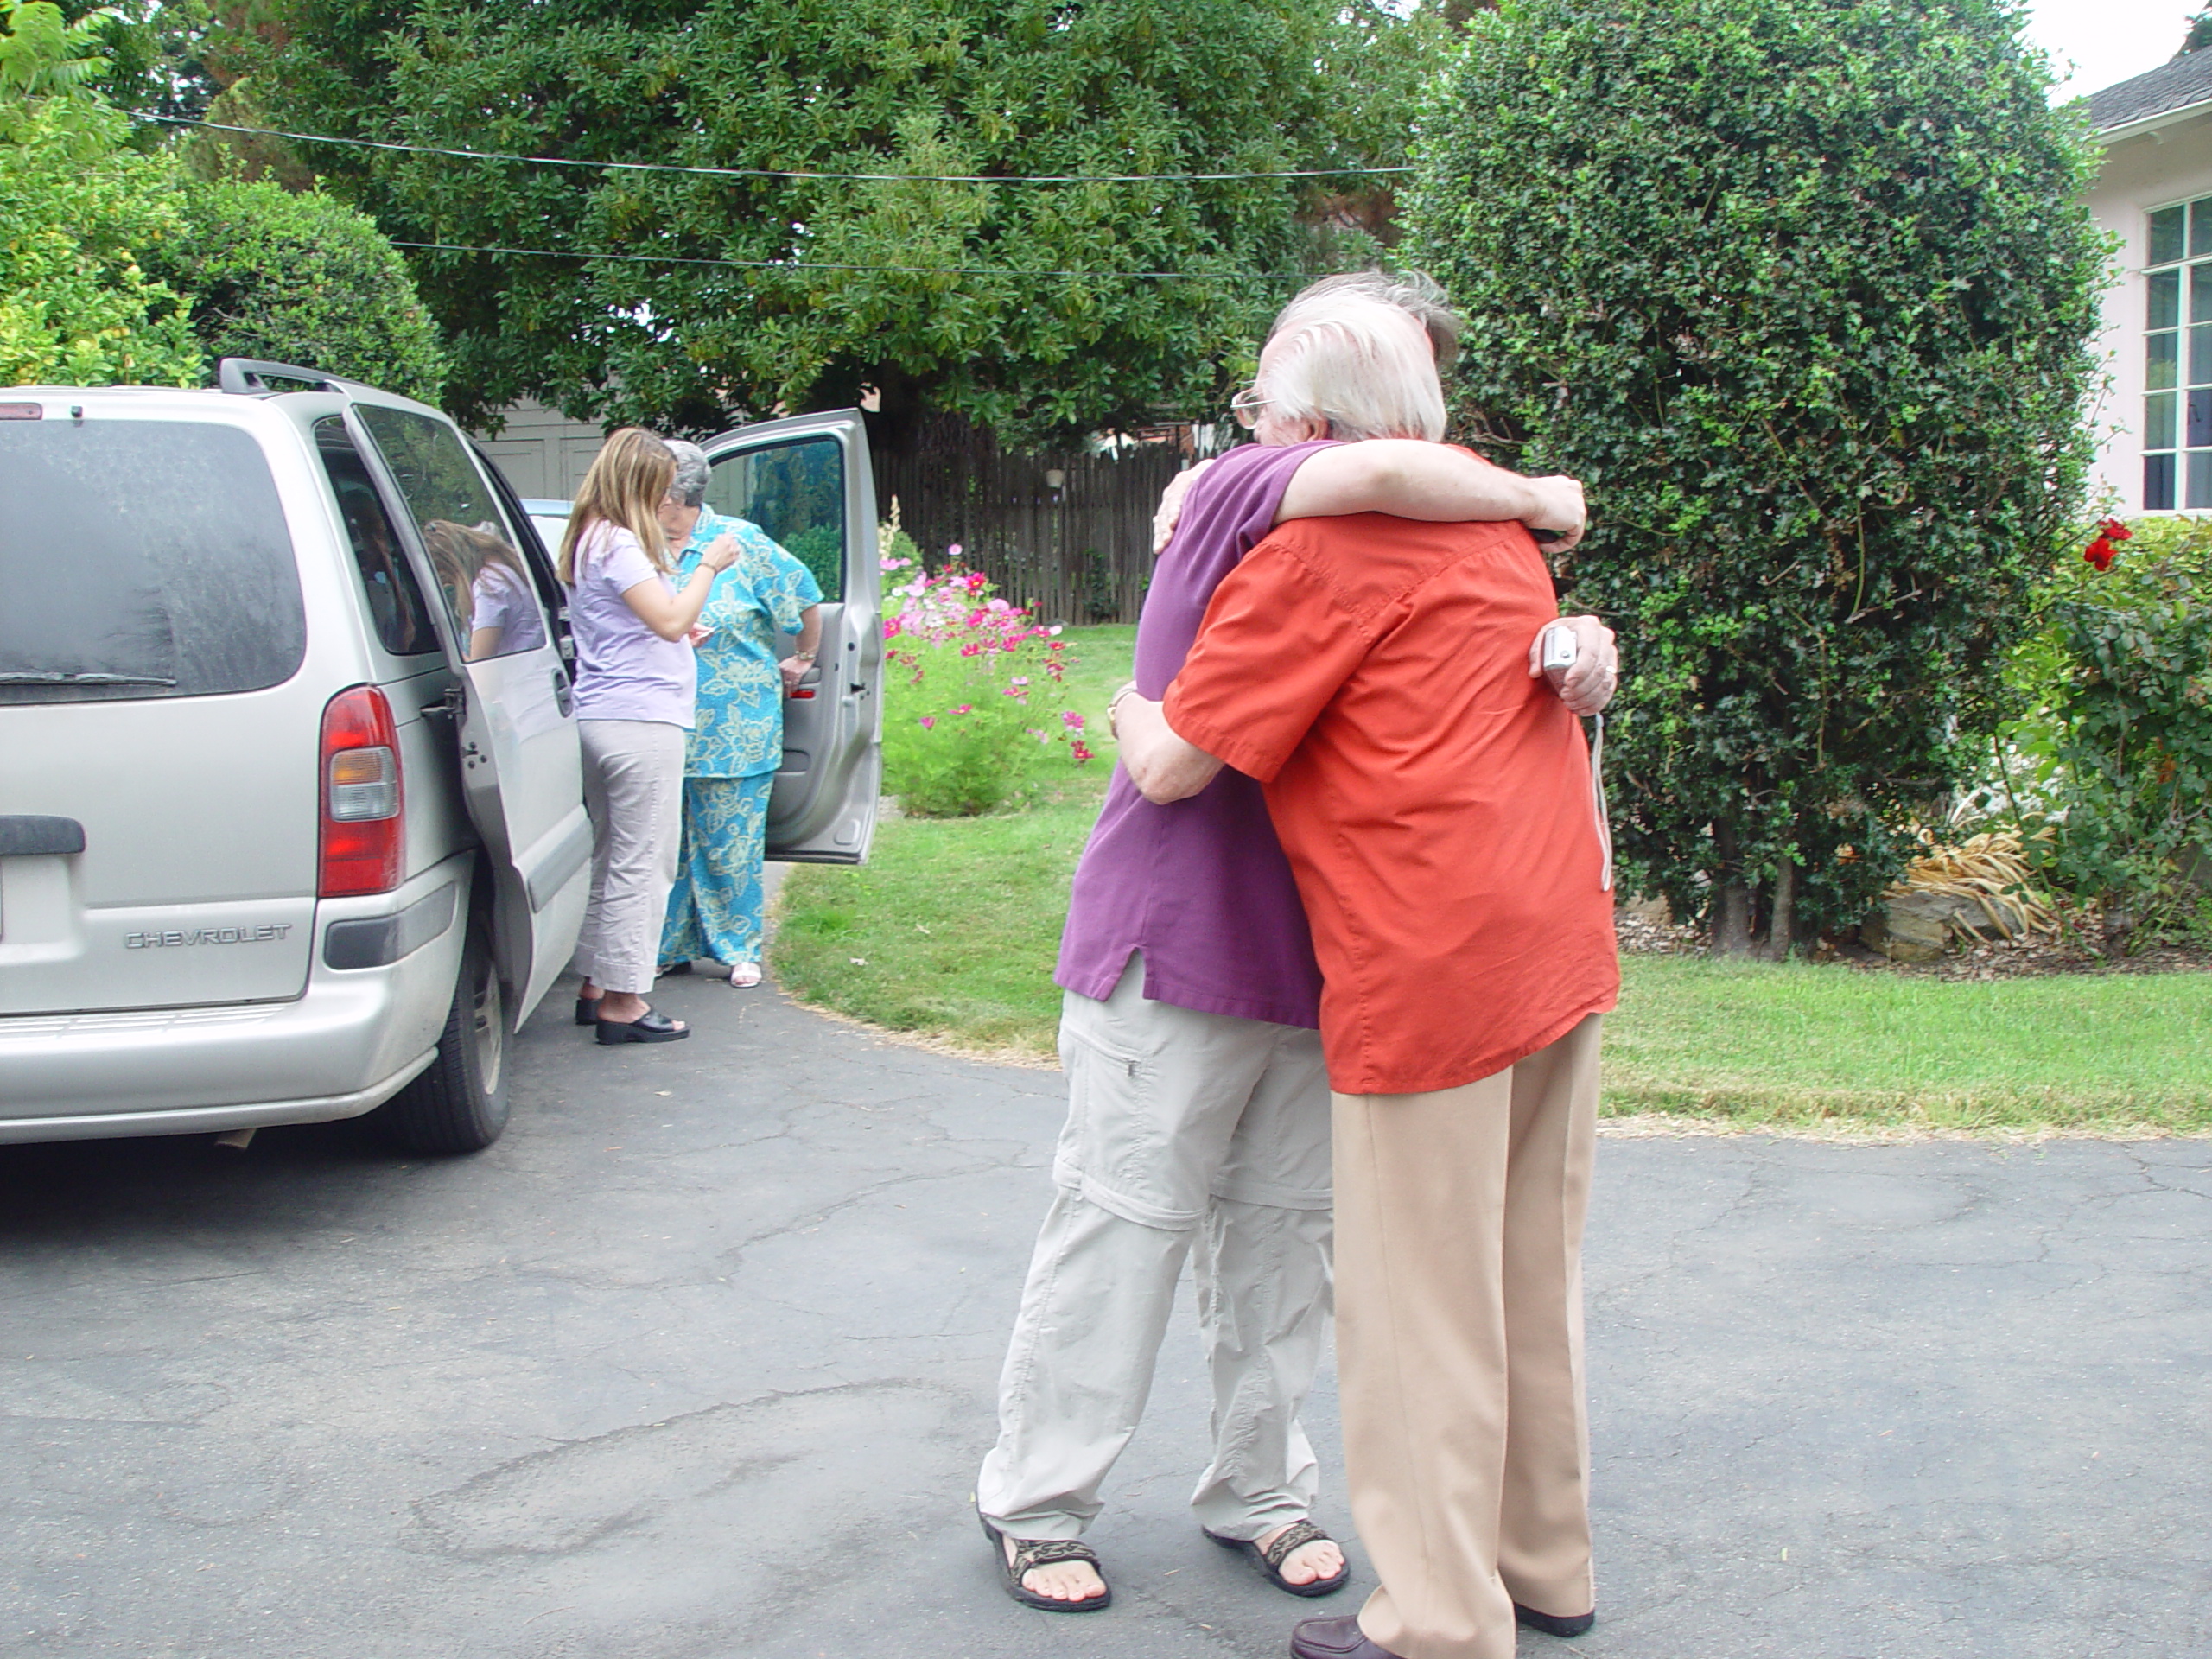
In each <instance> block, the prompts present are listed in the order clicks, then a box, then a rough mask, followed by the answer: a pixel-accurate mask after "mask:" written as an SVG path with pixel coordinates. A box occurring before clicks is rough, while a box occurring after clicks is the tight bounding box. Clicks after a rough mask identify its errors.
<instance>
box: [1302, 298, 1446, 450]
mask: <svg viewBox="0 0 2212 1659" xmlns="http://www.w3.org/2000/svg"><path fill="white" fill-rule="evenodd" d="M1260 392H1261V395H1262V397H1264V398H1266V400H1267V401H1268V403H1270V404H1273V405H1274V409H1275V411H1276V413H1277V414H1278V415H1280V416H1283V417H1284V418H1285V419H1287V420H1293V421H1300V420H1317V421H1320V422H1322V423H1325V426H1326V428H1327V429H1328V433H1329V435H1330V436H1331V437H1332V438H1343V439H1347V440H1357V439H1360V438H1426V439H1427V440H1428V441H1429V442H1432V443H1433V442H1437V441H1439V440H1440V439H1441V438H1442V437H1443V436H1444V427H1445V417H1444V387H1443V385H1442V383H1441V382H1440V381H1439V380H1438V378H1437V375H1436V355H1435V353H1434V351H1433V348H1432V346H1431V342H1430V340H1429V338H1427V337H1426V336H1425V334H1424V333H1423V332H1422V330H1421V324H1420V321H1419V320H1418V319H1417V318H1416V317H1414V315H1412V314H1411V313H1409V312H1408V310H1407V308H1405V307H1403V306H1399V305H1392V304H1388V303H1385V302H1381V301H1378V300H1377V299H1376V298H1375V297H1374V296H1372V295H1371V294H1369V293H1366V292H1363V291H1357V290H1353V289H1347V288H1338V289H1332V290H1331V291H1329V292H1327V293H1325V294H1321V295H1318V296H1316V295H1313V292H1312V290H1311V289H1309V290H1307V292H1306V293H1305V294H1301V295H1300V296H1298V298H1296V299H1294V300H1293V301H1292V302H1290V303H1289V304H1288V305H1287V306H1286V307H1284V308H1283V312H1282V315H1281V316H1280V317H1278V318H1277V319H1276V321H1275V327H1274V332H1273V333H1272V334H1269V335H1268V344H1267V347H1266V350H1265V351H1264V352H1263V353H1262V356H1261V370H1260Z"/></svg>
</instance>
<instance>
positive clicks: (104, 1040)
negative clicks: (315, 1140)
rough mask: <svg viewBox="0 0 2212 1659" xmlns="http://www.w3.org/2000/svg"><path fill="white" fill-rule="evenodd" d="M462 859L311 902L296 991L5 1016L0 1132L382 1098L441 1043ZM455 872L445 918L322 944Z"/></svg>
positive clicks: (299, 1115)
mask: <svg viewBox="0 0 2212 1659" xmlns="http://www.w3.org/2000/svg"><path fill="white" fill-rule="evenodd" d="M467 862H468V855H461V856H460V857H458V858H456V859H453V860H448V861H447V862H445V863H444V864H442V865H440V866H439V867H438V868H436V869H435V870H430V871H426V872H424V873H423V874H422V875H421V876H418V877H417V878H416V879H415V880H411V881H410V882H408V883H407V884H406V886H405V887H403V888H402V889H401V890H400V892H398V893H393V894H390V895H386V896H383V897H381V898H378V899H373V900H358V899H357V900H327V901H325V902H324V903H323V904H322V905H321V906H318V912H319V913H318V916H317V918H316V923H317V929H318V938H317V941H316V944H317V949H316V952H315V966H314V969H313V970H312V972H311V973H310V975H309V976H308V988H307V991H306V994H305V995H302V996H300V997H298V998H296V1000H294V1001H289V1002H268V1003H251V1004H245V1005H238V1004H232V1005H230V1006H227V1007H210V1008H152V1009H146V1010H143V1011H136V1012H129V1013H114V1014H54V1015H45V1014H17V1015H10V1016H7V1017H4V1018H0V1143H6V1142H10V1141H74V1140H82V1139H89V1138H98V1137H103V1136H115V1135H189V1134H199V1133H202V1132H208V1131H213V1132H222V1131H226V1130H230V1129H244V1128H261V1127H264V1126H267V1125H273V1124H278V1123H320V1122H328V1121H330V1120H332V1119H334V1118H341V1117H353V1116H359V1114H361V1113H363V1112H366V1111H369V1110H372V1109H374V1108H375V1107H377V1106H379V1105H381V1104H382V1103H384V1102H385V1101H386V1100H388V1099H390V1098H391V1096H393V1095H395V1094H397V1093H398V1092H399V1090H401V1089H403V1088H404V1087H405V1086H406V1085H407V1084H408V1082H409V1081H410V1079H411V1078H412V1077H414V1076H415V1075H416V1072H418V1071H422V1070H423V1067H424V1066H426V1065H429V1062H430V1060H431V1058H432V1057H433V1055H434V1054H435V1052H436V1046H437V1040H438V1036H439V1033H440V1032H441V1031H442V1028H443V1027H444V1024H445V1018H446V1011H447V1008H448V1006H449V1005H450V1003H451V1001H452V998H453V988H454V976H455V975H456V974H457V973H458V972H459V970H460V965H461V944H462V940H463V938H464V933H465V930H464V929H463V928H462V927H461V926H460V925H457V923H458V921H459V919H460V918H462V917H465V916H466V915H467ZM454 884H458V887H457V891H455V892H454V899H455V903H454V906H452V908H451V909H450V910H448V909H447V908H446V907H445V906H442V905H436V906H431V909H432V911H433V912H442V913H445V914H448V915H451V916H453V918H454V922H453V923H449V924H448V925H447V926H445V927H444V928H443V929H442V931H440V932H439V933H437V934H436V935H435V937H432V938H429V939H427V940H425V941H423V943H422V944H420V945H419V946H417V947H416V949H414V950H411V951H410V952H409V953H408V954H407V955H405V956H403V957H400V958H399V959H398V960H397V961H394V962H389V963H377V964H375V965H373V966H368V967H364V968H357V969H342V968H334V967H332V966H331V965H330V963H329V962H328V961H327V960H325V956H326V951H325V950H324V948H323V943H324V938H325V937H327V931H328V930H330V929H331V928H333V927H334V926H336V927H338V928H340V929H341V930H343V929H344V928H345V927H346V926H347V925H348V924H351V923H355V922H358V921H360V920H363V919H370V918H373V917H374V916H376V915H379V914H384V915H389V914H393V913H395V912H403V911H405V910H406V909H407V908H408V907H409V906H416V905H419V904H420V903H421V901H422V900H423V899H426V898H429V897H432V896H434V895H435V893H436V891H437V889H438V888H439V887H448V886H453V885H454ZM416 913H417V914H420V913H421V912H419V911H418V912H416ZM356 931H359V930H358V929H356ZM345 937H346V935H345V934H344V933H343V932H342V931H341V934H340V938H341V939H342V938H345ZM339 956H340V960H346V959H348V958H347V957H346V954H345V952H344V951H343V950H341V951H340V953H339Z"/></svg>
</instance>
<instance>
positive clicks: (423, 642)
mask: <svg viewBox="0 0 2212 1659" xmlns="http://www.w3.org/2000/svg"><path fill="white" fill-rule="evenodd" d="M2152 448H2157V446H2156V445H2152ZM315 449H316V451H317V453H319V454H321V456H322V470H323V471H324V472H325V473H327V474H328V475H329V478H330V488H331V492H332V493H333V494H334V495H336V496H337V498H338V517H339V519H340V522H341V523H343V524H345V526H346V542H347V543H348V544H349V545H351V547H352V548H353V563H355V564H356V565H358V566H359V567H360V571H361V587H362V589H363V591H364V592H365V594H367V595H368V601H369V618H370V620H372V622H374V623H375V625H376V630H377V638H378V639H381V640H382V641H384V648H385V650H386V651H388V652H392V653H393V654H394V655H396V656H400V657H415V656H420V655H421V654H422V653H423V652H431V651H435V650H436V649H437V648H438V635H437V631H436V629H435V628H434V627H432V626H431V625H430V613H429V611H427V610H425V609H423V589H422V588H421V586H420V585H419V584H418V583H417V582H416V580H415V573H414V571H412V570H410V569H408V566H407V557H406V555H404V553H402V552H401V551H400V550H399V535H398V532H397V531H394V530H393V529H392V527H391V517H390V516H389V515H388V514H387V513H386V512H385V510H384V500H383V499H382V498H381V497H380V496H378V494H377V486H375V485H374V484H373V483H372V482H371V481H370V479H369V468H368V464H367V463H366V462H365V461H363V460H362V459H361V452H360V451H359V449H357V448H354V447H353V437H352V435H350V434H349V433H348V432H347V431H346V423H345V422H344V421H342V420H340V418H339V417H338V416H335V415H333V416H329V417H327V419H324V420H320V421H317V422H316V423H315Z"/></svg>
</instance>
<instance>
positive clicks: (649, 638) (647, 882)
mask: <svg viewBox="0 0 2212 1659" xmlns="http://www.w3.org/2000/svg"><path fill="white" fill-rule="evenodd" d="M675 476H676V457H675V455H674V454H671V452H670V450H669V447H668V446H667V445H666V444H664V443H663V442H661V441H660V440H659V439H658V438H657V437H655V436H654V435H652V433H650V432H647V431H644V430H642V429H639V428H637V427H634V426H631V427H625V428H623V429H622V430H621V431H620V432H617V433H616V434H615V435H613V437H611V438H609V439H608V440H607V447H606V448H603V449H601V451H600V452H599V455H598V458H597V459H596V460H594V461H593V462H592V464H591V470H590V471H589V472H588V473H587V474H585V475H584V481H583V486H582V488H581V489H579V490H578V491H577V492H576V500H575V510H574V511H573V512H571V513H570V515H569V528H568V531H567V532H566V533H565V534H564V535H563V537H561V563H560V577H561V580H562V581H563V582H565V583H566V584H567V585H568V588H569V631H570V632H572V633H573V634H574V636H575V642H576V730H577V735H578V736H579V738H580V739H581V740H582V744H583V754H584V804H585V806H586V807H588V809H589V810H590V812H591V823H592V872H591V905H590V907H589V908H588V909H587V910H586V911H585V912H584V927H583V937H582V939H580V940H579V941H578V944H577V953H578V955H579V956H580V957H582V961H583V967H584V982H583V987H582V990H581V991H580V992H579V993H578V995H577V998H576V1023H577V1024H578V1025H588V1026H592V1027H596V1028H597V1031H598V1033H599V1040H600V1041H601V1042H602V1043H672V1042H674V1041H676V1040H677V1039H678V1038H680V1037H689V1036H690V1034H691V1032H690V1027H687V1026H686V1025H684V1024H683V1021H682V1020H671V1019H670V1018H669V1017H668V1016H667V1015H666V1014H656V1013H655V1012H653V1010H652V1009H651V1008H649V1007H646V1006H645V996H644V995H643V994H644V993H645V992H646V991H649V990H651V989H652V983H653V969H654V968H655V966H656V965H657V964H658V962H659V960H660V957H659V945H660V930H661V920H662V913H663V912H664V911H665V909H666V908H667V906H668V890H669V888H670V887H672V886H673V885H674V884H675V881H676V849H677V840H678V837H679V835H680V833H681V829H682V824H683V744H684V740H685V738H686V737H687V736H689V735H690V730H691V722H692V705H693V702H694V701H695V699H696V692H697V680H698V669H697V666H696V663H695V662H694V660H693V658H692V652H691V645H692V639H691V634H692V630H693V629H695V628H696V627H697V626H698V623H699V612H700V609H701V607H703V606H704V605H705V604H706V602H707V592H708V589H709V588H712V587H713V586H714V581H715V576H716V575H718V574H719V573H720V572H721V571H722V570H724V569H728V565H729V562H730V560H731V559H732V558H733V557H734V556H735V553H736V547H735V544H734V543H729V544H728V545H726V546H721V547H716V548H710V549H709V550H707V551H706V552H705V553H703V554H702V555H701V556H700V560H699V568H698V569H696V570H695V571H694V572H693V573H692V574H691V577H690V580H689V581H688V582H685V583H684V584H683V587H682V588H677V586H676V584H675V583H674V582H671V581H670V580H669V570H670V562H669V557H668V549H667V543H666V542H665V540H664V537H662V535H661V530H660V520H659V518H658V516H657V515H658V511H659V508H660V503H661V498H662V497H663V496H664V495H665V494H667V493H668V486H669V484H670V482H671V480H673V479H674V478H675Z"/></svg>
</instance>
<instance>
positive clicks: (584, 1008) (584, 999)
mask: <svg viewBox="0 0 2212 1659" xmlns="http://www.w3.org/2000/svg"><path fill="white" fill-rule="evenodd" d="M576 1023H577V1024H578V1025H580V1026H595V1025H597V1024H598V1023H599V999H598V998H597V997H595V996H580V997H578V998H577V999H576Z"/></svg>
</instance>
